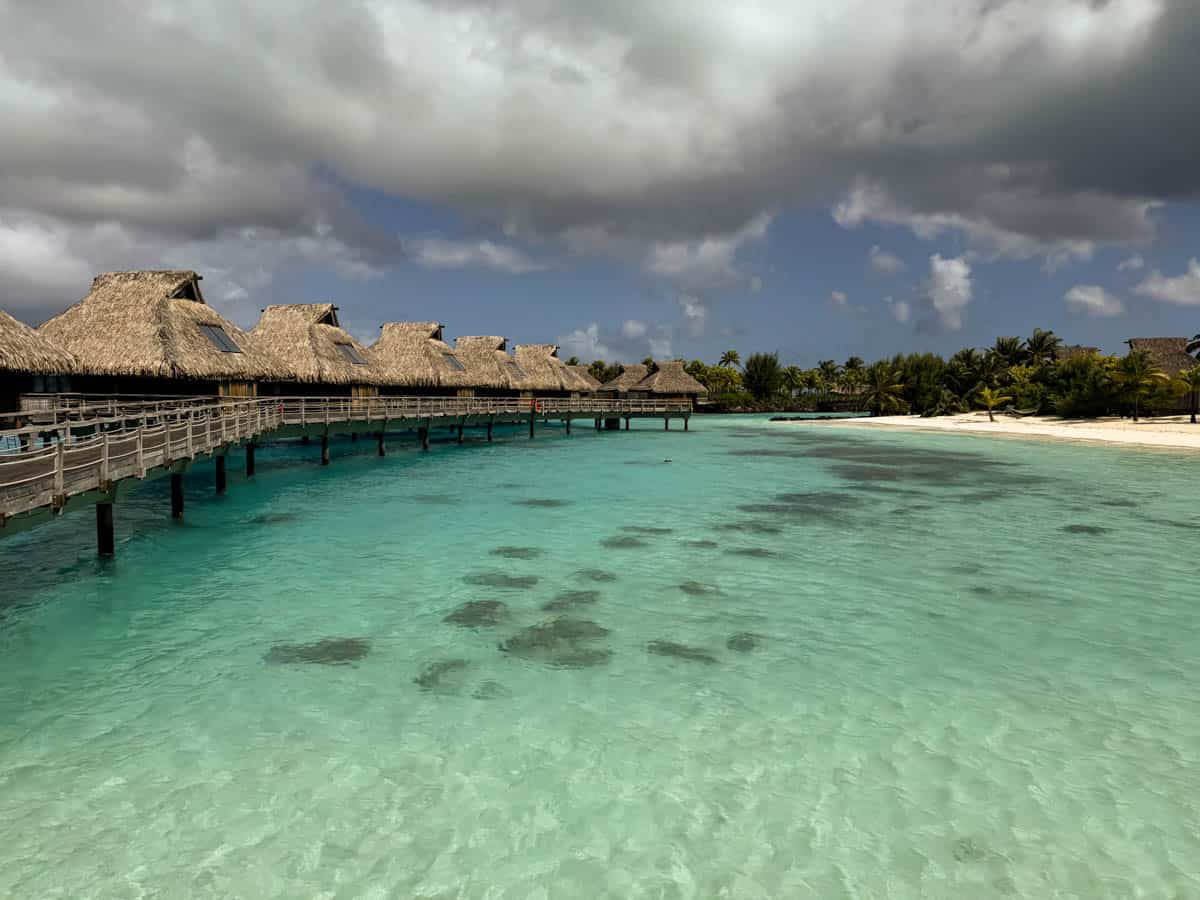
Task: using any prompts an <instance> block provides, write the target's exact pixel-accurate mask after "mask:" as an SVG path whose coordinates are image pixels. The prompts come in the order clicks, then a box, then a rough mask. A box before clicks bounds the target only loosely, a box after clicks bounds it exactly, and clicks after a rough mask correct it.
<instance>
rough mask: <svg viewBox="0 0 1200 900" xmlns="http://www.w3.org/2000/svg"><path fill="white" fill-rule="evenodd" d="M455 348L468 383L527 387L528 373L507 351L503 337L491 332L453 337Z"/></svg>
mask: <svg viewBox="0 0 1200 900" xmlns="http://www.w3.org/2000/svg"><path fill="white" fill-rule="evenodd" d="M454 352H455V353H457V354H458V358H459V359H460V360H461V361H462V362H463V363H464V364H465V365H466V367H467V381H468V383H469V384H470V386H471V387H489V388H509V389H510V390H524V389H526V383H527V381H528V380H529V376H528V374H527V373H526V372H525V370H524V369H523V368H521V366H520V365H518V363H517V361H516V360H515V359H513V358H512V357H511V356H509V355H508V340H507V339H506V338H502V337H496V336H493V335H488V336H475V335H472V336H467V337H460V338H456V339H455V341H454Z"/></svg>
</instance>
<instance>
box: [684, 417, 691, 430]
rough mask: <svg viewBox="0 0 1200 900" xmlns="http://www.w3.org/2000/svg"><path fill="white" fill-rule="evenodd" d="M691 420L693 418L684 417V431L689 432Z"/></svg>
mask: <svg viewBox="0 0 1200 900" xmlns="http://www.w3.org/2000/svg"><path fill="white" fill-rule="evenodd" d="M690 418H691V416H684V417H683V430H684V431H687V430H688V419H690Z"/></svg>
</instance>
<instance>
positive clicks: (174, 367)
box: [39, 270, 291, 380]
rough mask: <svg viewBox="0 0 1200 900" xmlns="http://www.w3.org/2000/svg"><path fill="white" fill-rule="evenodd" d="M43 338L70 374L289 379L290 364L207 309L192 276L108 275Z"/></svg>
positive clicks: (47, 326) (183, 273) (185, 272)
mask: <svg viewBox="0 0 1200 900" xmlns="http://www.w3.org/2000/svg"><path fill="white" fill-rule="evenodd" d="M39 333H40V334H41V335H42V336H43V337H45V338H47V339H48V340H50V341H53V342H54V343H56V344H58V346H59V347H61V348H62V349H63V350H66V351H67V352H69V353H70V354H71V355H72V356H73V357H74V360H75V365H74V366H73V368H72V370H71V371H72V372H73V373H76V374H83V375H119V376H138V377H156V378H187V379H199V380H209V379H262V380H286V379H288V378H290V377H291V372H290V370H289V368H288V366H287V364H286V363H285V362H284V361H283V360H281V359H280V358H279V357H278V356H277V355H275V354H274V353H272V352H271V351H270V349H269V348H266V347H264V346H263V345H262V344H261V343H259V342H258V341H257V340H255V339H254V338H252V337H250V336H249V335H248V334H247V333H246V332H244V331H242V330H241V329H239V328H238V327H237V326H235V325H233V324H232V323H231V322H228V321H226V320H225V319H224V318H222V317H221V316H220V315H219V314H218V313H217V312H216V310H214V309H213V308H212V307H211V306H209V305H208V304H207V303H205V302H204V295H203V294H202V293H201V292H200V276H199V275H197V274H196V273H195V272H192V271H188V270H181V271H161V272H107V273H105V274H103V275H97V276H96V278H95V279H94V280H93V281H92V289H91V291H89V292H88V295H87V296H86V297H84V298H83V299H82V300H80V301H79V302H78V303H76V304H75V305H74V306H71V307H70V308H68V309H67V310H65V311H64V312H61V313H59V314H58V315H57V316H55V317H54V318H52V319H50V320H49V321H48V322H46V323H45V324H43V325H42V327H41V328H40V329H39Z"/></svg>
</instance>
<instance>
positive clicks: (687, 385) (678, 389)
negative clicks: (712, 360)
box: [636, 359, 708, 397]
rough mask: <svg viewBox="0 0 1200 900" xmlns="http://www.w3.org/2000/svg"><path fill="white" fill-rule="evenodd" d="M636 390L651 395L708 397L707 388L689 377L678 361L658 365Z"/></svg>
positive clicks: (639, 383)
mask: <svg viewBox="0 0 1200 900" xmlns="http://www.w3.org/2000/svg"><path fill="white" fill-rule="evenodd" d="M636 390H639V391H649V392H650V393H651V394H696V395H698V396H700V397H707V396H708V388H706V387H705V386H704V385H702V384H701V383H700V382H699V381H697V380H696V379H695V378H693V377H692V376H691V375H689V374H688V373H687V372H686V371H685V370H684V368H683V363H681V362H680V361H679V360H677V359H676V360H669V361H667V362H661V363H659V364H658V369H657V370H656V371H654V372H652V373H651V374H649V375H647V376H646V377H645V378H643V379H642V380H641V381H640V382H638V384H637V387H636Z"/></svg>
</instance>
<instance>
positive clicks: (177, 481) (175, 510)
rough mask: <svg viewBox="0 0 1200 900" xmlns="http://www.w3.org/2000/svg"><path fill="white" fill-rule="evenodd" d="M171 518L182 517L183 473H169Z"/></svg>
mask: <svg viewBox="0 0 1200 900" xmlns="http://www.w3.org/2000/svg"><path fill="white" fill-rule="evenodd" d="M171 518H172V519H182V518H183V475H182V474H181V473H179V472H172V473H171Z"/></svg>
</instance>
